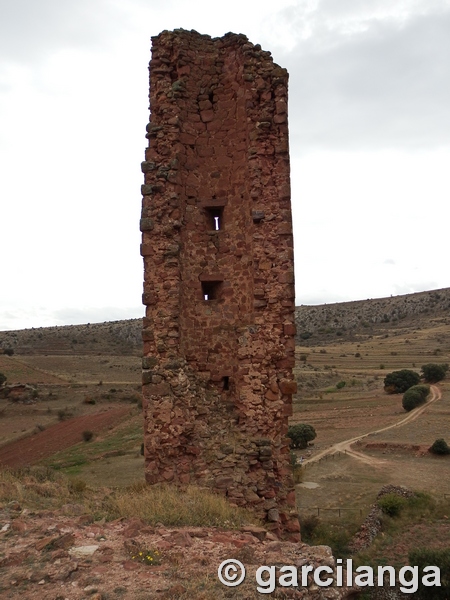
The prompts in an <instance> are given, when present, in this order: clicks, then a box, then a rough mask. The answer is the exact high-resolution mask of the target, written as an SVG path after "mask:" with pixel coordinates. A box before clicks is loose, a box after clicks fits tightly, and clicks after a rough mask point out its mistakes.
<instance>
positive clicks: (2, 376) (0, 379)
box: [0, 373, 6, 387]
mask: <svg viewBox="0 0 450 600" xmlns="http://www.w3.org/2000/svg"><path fill="white" fill-rule="evenodd" d="M5 381H6V375H5V374H4V373H0V387H1V386H2V385H3V384H4V383H5Z"/></svg>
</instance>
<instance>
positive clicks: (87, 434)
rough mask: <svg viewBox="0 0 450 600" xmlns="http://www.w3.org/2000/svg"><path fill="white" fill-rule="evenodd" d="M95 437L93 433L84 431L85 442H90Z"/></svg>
mask: <svg viewBox="0 0 450 600" xmlns="http://www.w3.org/2000/svg"><path fill="white" fill-rule="evenodd" d="M93 437H94V434H93V432H92V431H83V440H84V441H85V442H90V441H91V440H92V438H93Z"/></svg>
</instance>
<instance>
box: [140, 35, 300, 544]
mask: <svg viewBox="0 0 450 600" xmlns="http://www.w3.org/2000/svg"><path fill="white" fill-rule="evenodd" d="M152 42H153V48H152V60H151V62H150V109H151V119H150V123H149V124H148V125H147V132H148V133H147V137H148V139H149V141H150V146H149V148H148V149H147V150H146V156H145V162H143V163H142V170H143V172H144V174H145V184H144V185H143V186H142V194H143V203H142V219H141V230H142V248H141V252H142V256H143V257H144V271H145V282H144V294H143V303H144V304H145V305H146V307H147V308H146V317H145V319H144V329H143V339H144V358H143V395H144V412H145V420H146V421H145V422H146V431H145V455H146V479H147V481H148V482H150V483H157V482H164V481H166V482H173V483H177V484H196V485H202V486H209V487H211V488H212V489H214V490H216V491H217V492H219V493H222V494H224V495H226V496H227V497H228V498H229V500H230V501H231V502H233V503H235V504H237V505H241V506H247V507H251V508H254V509H255V510H256V511H257V512H258V513H259V514H260V515H261V516H262V517H263V518H264V519H265V520H266V521H267V522H268V524H269V525H270V526H271V528H272V529H273V530H274V532H276V533H278V534H280V535H283V536H284V537H289V538H290V539H293V540H296V539H299V524H298V519H297V514H296V512H295V493H294V488H293V482H292V473H291V468H290V464H289V445H288V440H287V438H286V433H287V428H288V416H289V415H291V414H292V394H293V393H294V392H295V391H296V384H295V382H294V381H293V376H292V368H293V366H294V335H295V321H294V263H293V261H294V254H293V238H292V221H291V205H290V181H289V145H288V124H287V83H288V74H287V71H286V70H285V69H282V68H281V67H279V66H277V65H276V64H274V62H273V60H272V58H271V56H270V52H264V51H262V50H261V47H260V46H258V45H256V46H254V45H253V44H251V43H250V42H249V41H248V39H247V38H246V37H245V36H244V35H235V34H231V33H229V34H227V35H225V36H224V37H222V38H214V39H213V38H211V37H210V36H207V35H200V34H199V33H197V32H195V31H185V30H175V31H173V32H169V31H164V32H162V33H161V34H160V35H159V36H157V37H154V38H152Z"/></svg>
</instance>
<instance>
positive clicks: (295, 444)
mask: <svg viewBox="0 0 450 600" xmlns="http://www.w3.org/2000/svg"><path fill="white" fill-rule="evenodd" d="M287 434H288V437H289V438H291V448H306V447H307V446H308V442H311V441H312V440H314V439H315V437H316V435H317V434H316V430H315V429H314V427H313V426H312V425H307V424H306V423H298V424H297V425H291V426H290V427H289V429H288V433H287Z"/></svg>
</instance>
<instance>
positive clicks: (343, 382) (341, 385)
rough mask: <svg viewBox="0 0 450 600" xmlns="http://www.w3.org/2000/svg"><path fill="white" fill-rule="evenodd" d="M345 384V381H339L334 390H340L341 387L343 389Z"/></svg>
mask: <svg viewBox="0 0 450 600" xmlns="http://www.w3.org/2000/svg"><path fill="white" fill-rule="evenodd" d="M345 385H346V383H345V381H339V383H337V384H336V388H337V389H338V390H342V388H343V387H345Z"/></svg>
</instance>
